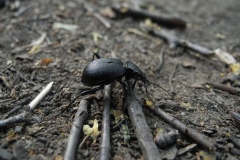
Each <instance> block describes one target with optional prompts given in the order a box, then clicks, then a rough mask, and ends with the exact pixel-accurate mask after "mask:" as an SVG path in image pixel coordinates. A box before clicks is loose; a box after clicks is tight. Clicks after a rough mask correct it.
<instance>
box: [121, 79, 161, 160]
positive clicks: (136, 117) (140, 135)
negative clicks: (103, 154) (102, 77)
mask: <svg viewBox="0 0 240 160" xmlns="http://www.w3.org/2000/svg"><path fill="white" fill-rule="evenodd" d="M127 87H128V89H127V95H126V100H125V107H126V108H127V109H128V114H129V116H130V119H131V122H132V124H133V126H134V130H135V133H136V136H137V139H138V143H139V145H140V147H141V150H142V152H143V157H144V159H148V160H160V159H161V155H160V153H159V151H158V148H157V146H156V144H155V142H154V140H153V136H152V133H151V131H150V129H149V126H148V124H147V122H146V119H145V116H144V114H143V111H142V105H141V104H140V103H139V101H138V100H137V97H136V93H135V90H134V89H132V83H131V82H129V81H128V82H127Z"/></svg>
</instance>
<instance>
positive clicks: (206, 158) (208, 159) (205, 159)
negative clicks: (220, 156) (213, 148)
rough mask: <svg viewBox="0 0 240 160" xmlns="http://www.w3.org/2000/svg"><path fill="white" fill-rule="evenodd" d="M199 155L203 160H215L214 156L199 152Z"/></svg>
mask: <svg viewBox="0 0 240 160" xmlns="http://www.w3.org/2000/svg"><path fill="white" fill-rule="evenodd" d="M199 155H200V156H201V157H202V158H203V160H216V159H217V158H216V155H215V154H211V153H208V152H205V151H200V152H199Z"/></svg>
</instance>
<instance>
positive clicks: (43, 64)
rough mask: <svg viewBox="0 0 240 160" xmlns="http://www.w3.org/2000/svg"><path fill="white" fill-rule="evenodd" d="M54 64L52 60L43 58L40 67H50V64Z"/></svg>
mask: <svg viewBox="0 0 240 160" xmlns="http://www.w3.org/2000/svg"><path fill="white" fill-rule="evenodd" d="M51 62H53V60H52V59H51V58H43V59H42V60H41V61H40V62H39V63H38V65H40V66H48V64H49V63H51Z"/></svg>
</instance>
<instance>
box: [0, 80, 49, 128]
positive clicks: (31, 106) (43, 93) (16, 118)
mask: <svg viewBox="0 0 240 160" xmlns="http://www.w3.org/2000/svg"><path fill="white" fill-rule="evenodd" d="M52 84H53V82H50V83H49V84H48V85H47V86H46V87H45V88H44V89H43V90H42V91H41V92H40V93H39V94H38V95H37V96H36V97H35V98H34V99H33V100H32V101H31V102H30V103H29V105H28V106H27V107H26V111H23V112H22V113H20V114H18V115H16V116H13V117H10V118H8V119H5V120H1V121H0V127H4V126H7V125H9V124H13V123H17V122H18V123H20V122H22V121H25V120H26V116H27V115H28V114H29V113H30V111H32V110H34V109H35V107H36V105H37V104H38V103H39V102H40V101H41V100H42V99H43V98H44V97H45V96H46V94H47V93H48V92H49V91H50V89H51V87H52ZM32 118H33V119H36V118H34V117H32Z"/></svg>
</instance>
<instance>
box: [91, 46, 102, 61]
mask: <svg viewBox="0 0 240 160" xmlns="http://www.w3.org/2000/svg"><path fill="white" fill-rule="evenodd" d="M98 50H99V49H98V48H97V49H95V50H94V52H93V58H92V61H93V60H94V57H95V56H96V58H97V59H100V58H101V56H100V55H99V54H98Z"/></svg>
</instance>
